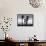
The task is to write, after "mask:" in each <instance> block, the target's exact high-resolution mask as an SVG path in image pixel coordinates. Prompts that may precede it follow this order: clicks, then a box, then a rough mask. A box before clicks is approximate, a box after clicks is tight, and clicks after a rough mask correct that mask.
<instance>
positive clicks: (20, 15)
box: [17, 14, 34, 26]
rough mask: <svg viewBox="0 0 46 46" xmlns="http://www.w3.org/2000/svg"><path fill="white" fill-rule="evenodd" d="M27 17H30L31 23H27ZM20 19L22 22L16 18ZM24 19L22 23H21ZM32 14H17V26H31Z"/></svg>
mask: <svg viewBox="0 0 46 46" xmlns="http://www.w3.org/2000/svg"><path fill="white" fill-rule="evenodd" d="M29 18H30V19H32V24H27V22H28V21H29ZM19 19H21V20H22V23H20V24H19V23H18V20H19ZM23 20H24V23H23ZM33 23H34V16H33V14H17V26H33Z"/></svg>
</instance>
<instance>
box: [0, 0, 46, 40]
mask: <svg viewBox="0 0 46 46" xmlns="http://www.w3.org/2000/svg"><path fill="white" fill-rule="evenodd" d="M45 12H46V8H44V7H40V8H33V7H31V6H30V4H29V1H28V0H0V17H4V16H6V17H13V22H12V26H11V29H10V31H8V33H10V34H11V35H12V36H13V37H15V38H16V39H17V40H27V39H29V37H32V36H33V35H34V34H36V35H37V38H38V39H39V40H45V39H46V38H45V34H46V33H45V15H46V13H45ZM17 14H34V26H33V27H18V26H17ZM0 32H1V33H0V35H2V33H3V32H2V31H0ZM3 34H4V33H3ZM0 39H4V38H3V37H2V36H0Z"/></svg>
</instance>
